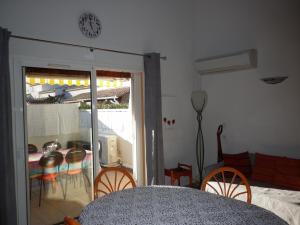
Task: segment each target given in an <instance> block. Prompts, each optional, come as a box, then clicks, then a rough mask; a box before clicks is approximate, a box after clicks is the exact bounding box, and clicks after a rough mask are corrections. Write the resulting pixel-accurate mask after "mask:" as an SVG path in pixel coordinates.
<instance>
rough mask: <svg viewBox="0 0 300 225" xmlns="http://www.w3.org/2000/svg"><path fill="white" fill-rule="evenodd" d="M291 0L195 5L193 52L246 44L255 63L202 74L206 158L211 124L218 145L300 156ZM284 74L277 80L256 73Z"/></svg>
mask: <svg viewBox="0 0 300 225" xmlns="http://www.w3.org/2000/svg"><path fill="white" fill-rule="evenodd" d="M299 6H300V5H299V1H296V0H290V1H285V0H275V1H274V0H265V1H260V0H242V1H241V0H227V1H217V0H201V1H198V3H197V15H196V16H197V18H196V21H197V22H196V33H195V37H196V38H195V41H196V42H195V52H194V56H195V59H196V58H202V57H208V56H214V55H218V54H226V53H231V52H235V51H239V50H244V49H248V48H256V49H257V50H258V64H259V65H258V69H257V70H249V71H240V72H234V73H226V74H216V75H209V76H203V77H202V88H203V89H204V90H206V91H207V92H208V105H207V108H206V109H205V112H204V121H203V130H204V135H205V146H206V153H207V154H206V156H207V158H206V164H210V163H212V162H215V161H216V158H217V141H216V130H217V127H218V125H219V124H220V123H224V124H225V127H224V132H223V133H224V135H223V138H222V141H223V150H224V152H227V153H237V152H241V151H244V150H248V151H251V152H262V153H267V154H274V155H284V156H290V157H296V158H300V132H299V130H300V117H299V115H300V104H299V102H300V101H299V100H300V88H299V87H300V86H299V85H300V63H299V59H300V42H299V40H300V26H299V22H300V14H299V9H300V7H299ZM280 75H287V76H289V78H288V80H287V81H286V82H284V83H282V84H278V85H274V86H272V85H267V84H264V83H262V82H261V81H260V80H259V79H260V78H262V77H267V76H280Z"/></svg>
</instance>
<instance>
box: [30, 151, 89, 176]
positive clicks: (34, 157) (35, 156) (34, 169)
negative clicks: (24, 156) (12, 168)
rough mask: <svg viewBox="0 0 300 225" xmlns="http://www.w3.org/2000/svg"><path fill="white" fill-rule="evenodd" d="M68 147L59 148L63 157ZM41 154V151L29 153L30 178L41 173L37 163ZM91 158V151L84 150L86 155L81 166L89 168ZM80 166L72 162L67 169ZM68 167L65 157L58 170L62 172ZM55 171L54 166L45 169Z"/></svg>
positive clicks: (49, 171) (74, 168) (75, 168)
mask: <svg viewBox="0 0 300 225" xmlns="http://www.w3.org/2000/svg"><path fill="white" fill-rule="evenodd" d="M69 150H70V149H60V150H58V151H59V152H61V153H62V154H63V155H64V157H65V156H66V154H67V152H68V151H69ZM42 156H43V153H42V152H37V153H31V154H29V156H28V168H29V176H30V177H31V178H34V177H37V176H39V175H41V174H42V168H41V167H40V165H39V161H40V158H41V157H42ZM91 160H92V151H89V150H86V156H85V159H84V161H83V167H84V168H89V167H91ZM79 168H81V164H80V163H74V164H72V165H70V169H69V170H77V169H79ZM67 169H68V164H67V163H66V161H65V159H64V161H63V163H62V165H61V166H60V169H59V170H60V172H61V173H63V172H65V171H67ZM54 172H56V168H51V169H47V173H54Z"/></svg>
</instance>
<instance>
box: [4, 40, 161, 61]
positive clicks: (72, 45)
mask: <svg viewBox="0 0 300 225" xmlns="http://www.w3.org/2000/svg"><path fill="white" fill-rule="evenodd" d="M10 37H12V38H16V39H22V40H29V41H38V42H44V43H49V44H55V45H66V46H71V47H78V48H87V49H89V50H90V51H91V52H92V51H94V50H99V51H105V52H113V53H120V54H126V55H135V56H145V54H141V53H135V52H127V51H118V50H114V49H108V48H97V47H92V46H87V45H79V44H74V43H67V42H59V41H50V40H45V39H39V38H32V37H24V36H18V35H10ZM160 59H162V60H167V57H166V56H161V57H160Z"/></svg>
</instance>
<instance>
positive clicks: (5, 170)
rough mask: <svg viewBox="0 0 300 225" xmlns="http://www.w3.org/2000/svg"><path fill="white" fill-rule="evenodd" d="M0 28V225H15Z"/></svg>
mask: <svg viewBox="0 0 300 225" xmlns="http://www.w3.org/2000/svg"><path fill="white" fill-rule="evenodd" d="M9 36H10V32H8V31H7V30H5V29H3V28H1V27H0V143H1V148H0V180H1V181H0V182H1V184H0V209H1V210H0V224H3V225H6V224H7V225H8V224H9V225H10V224H11V225H15V224H17V210H16V197H15V193H16V192H15V172H14V158H13V147H12V146H13V145H12V144H13V140H12V138H13V137H12V106H11V90H10V77H9V57H8V42H9Z"/></svg>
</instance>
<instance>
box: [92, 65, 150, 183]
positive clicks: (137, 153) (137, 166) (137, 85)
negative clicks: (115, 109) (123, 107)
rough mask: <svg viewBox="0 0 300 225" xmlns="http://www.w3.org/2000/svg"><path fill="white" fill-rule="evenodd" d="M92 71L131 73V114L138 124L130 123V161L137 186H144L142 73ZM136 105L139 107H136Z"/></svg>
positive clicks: (119, 70)
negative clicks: (131, 161)
mask: <svg viewBox="0 0 300 225" xmlns="http://www.w3.org/2000/svg"><path fill="white" fill-rule="evenodd" d="M93 70H94V72H95V73H97V70H107V71H115V72H128V73H131V78H130V79H131V88H130V98H131V104H130V108H131V113H132V114H133V111H134V112H135V113H136V114H137V115H136V118H137V119H138V121H139V123H135V121H133V123H132V125H133V126H132V131H133V134H132V140H133V141H134V145H132V160H133V164H134V165H133V173H136V177H137V185H138V186H144V185H146V183H147V182H146V158H145V157H146V156H145V155H146V154H145V149H146V147H145V130H144V129H145V120H144V112H145V106H144V102H145V101H144V90H145V84H144V75H145V73H144V71H140V70H132V69H120V68H114V67H112V68H108V67H107V66H105V67H103V66H94V67H93ZM137 93H139V94H140V96H139V97H137V96H133V94H137ZM138 105H139V106H140V107H138ZM134 170H135V171H134Z"/></svg>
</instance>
